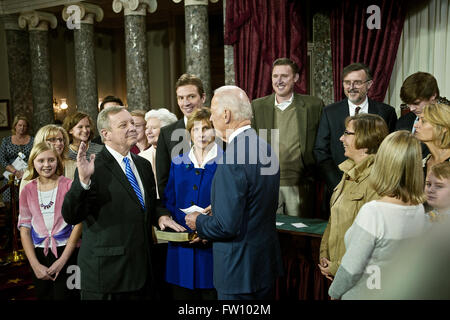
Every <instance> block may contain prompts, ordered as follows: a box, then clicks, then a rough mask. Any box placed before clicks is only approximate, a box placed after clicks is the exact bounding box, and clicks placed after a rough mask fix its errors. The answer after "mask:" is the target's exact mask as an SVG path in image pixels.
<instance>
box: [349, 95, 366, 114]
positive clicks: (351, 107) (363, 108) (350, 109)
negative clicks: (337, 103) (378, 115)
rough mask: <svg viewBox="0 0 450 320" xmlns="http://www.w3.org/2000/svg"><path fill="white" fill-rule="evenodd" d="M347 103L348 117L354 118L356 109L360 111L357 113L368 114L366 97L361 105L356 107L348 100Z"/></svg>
mask: <svg viewBox="0 0 450 320" xmlns="http://www.w3.org/2000/svg"><path fill="white" fill-rule="evenodd" d="M347 101H348V111H349V114H350V116H354V115H355V110H356V107H360V108H361V109H360V110H359V113H369V99H368V98H367V96H366V99H365V100H364V101H363V103H361V104H360V105H356V104H354V103H352V102H351V101H350V100H347Z"/></svg>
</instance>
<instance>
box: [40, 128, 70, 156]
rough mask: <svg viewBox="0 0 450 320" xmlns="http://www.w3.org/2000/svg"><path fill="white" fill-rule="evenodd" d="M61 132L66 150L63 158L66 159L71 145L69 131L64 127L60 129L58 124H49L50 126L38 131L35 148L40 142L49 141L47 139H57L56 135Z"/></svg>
mask: <svg viewBox="0 0 450 320" xmlns="http://www.w3.org/2000/svg"><path fill="white" fill-rule="evenodd" d="M59 132H61V134H62V136H63V139H64V149H63V152H62V158H63V159H66V158H67V154H68V152H69V144H70V142H69V135H68V134H67V131H66V130H65V129H64V128H63V127H60V126H58V125H56V124H48V125H46V126H43V127H42V128H40V129H39V130H38V132H37V133H36V136H35V137H34V143H33V146H34V145H36V144H38V143H40V142H44V141H47V139H49V138H53V137H56V135H57V134H58V133H59Z"/></svg>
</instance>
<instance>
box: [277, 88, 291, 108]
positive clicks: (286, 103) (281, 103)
mask: <svg viewBox="0 0 450 320" xmlns="http://www.w3.org/2000/svg"><path fill="white" fill-rule="evenodd" d="M293 100H294V93H293V92H292V96H291V97H290V98H289V100H286V101H283V102H280V103H278V101H277V95H275V107H277V108H278V109H280V110H281V111H284V110H286V108H287V107H289V106H290V105H291V103H292V101H293Z"/></svg>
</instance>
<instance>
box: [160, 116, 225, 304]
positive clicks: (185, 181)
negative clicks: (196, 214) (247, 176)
mask: <svg viewBox="0 0 450 320" xmlns="http://www.w3.org/2000/svg"><path fill="white" fill-rule="evenodd" d="M210 116H211V113H210V111H209V109H208V108H200V109H198V110H196V111H195V112H194V113H193V114H192V115H191V116H190V117H189V119H188V122H187V126H186V130H187V131H188V132H189V133H190V135H191V141H192V148H191V150H190V152H189V153H188V154H182V155H179V156H176V157H174V158H173V159H172V163H171V167H170V175H169V180H168V182H167V186H166V189H165V192H164V202H165V204H166V208H167V209H168V210H169V211H170V213H171V214H172V217H173V219H174V220H175V221H176V222H177V223H179V224H180V225H182V226H184V227H185V228H186V229H187V230H188V231H192V230H191V229H190V228H189V227H188V226H187V225H186V223H185V219H184V217H185V216H186V214H185V213H184V212H182V211H181V209H186V208H189V207H191V206H192V205H197V206H199V207H202V208H206V207H208V206H209V205H210V204H211V184H212V179H213V177H214V173H215V171H216V167H217V164H216V159H217V158H218V157H219V156H220V155H221V154H222V150H220V148H218V146H217V144H216V143H215V142H214V130H213V129H212V123H211V121H210V120H209V118H210ZM194 241H195V240H194ZM165 280H166V281H167V282H168V283H170V284H172V285H173V298H174V299H175V300H186V299H195V300H210V299H216V296H217V294H216V291H215V289H214V286H213V256H212V244H211V243H208V242H206V241H202V242H200V241H197V242H195V243H194V242H191V243H175V242H169V244H168V249H167V264H166V276H165Z"/></svg>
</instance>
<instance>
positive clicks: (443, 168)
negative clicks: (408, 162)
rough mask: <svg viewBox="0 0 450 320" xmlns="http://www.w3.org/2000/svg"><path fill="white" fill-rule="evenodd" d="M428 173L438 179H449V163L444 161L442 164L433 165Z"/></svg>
mask: <svg viewBox="0 0 450 320" xmlns="http://www.w3.org/2000/svg"><path fill="white" fill-rule="evenodd" d="M430 172H431V173H432V174H433V175H434V176H435V177H436V178H438V179H450V162H449V161H444V162H442V163H438V164H435V165H434V166H432V167H431V168H430V170H429V171H428V174H430Z"/></svg>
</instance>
